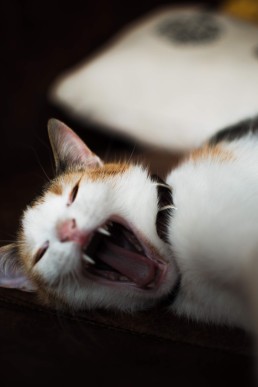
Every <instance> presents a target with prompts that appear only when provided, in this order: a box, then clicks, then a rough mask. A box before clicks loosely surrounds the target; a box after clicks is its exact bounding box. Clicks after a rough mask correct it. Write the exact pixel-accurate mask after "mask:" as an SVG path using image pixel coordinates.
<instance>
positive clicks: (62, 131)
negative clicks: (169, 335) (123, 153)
mask: <svg viewBox="0 0 258 387" xmlns="http://www.w3.org/2000/svg"><path fill="white" fill-rule="evenodd" d="M48 130H49V138H50V142H51V146H52V150H53V154H54V159H55V165H56V177H55V178H54V179H53V180H52V181H51V182H50V183H49V184H48V186H47V187H46V188H45V190H44V192H43V194H42V195H41V196H40V197H38V198H37V199H36V200H35V201H34V202H33V203H32V204H31V205H30V206H28V208H27V209H26V210H25V211H24V214H23V216H22V219H21V227H20V231H19V233H18V237H17V241H16V242H14V243H13V244H10V245H7V246H3V247H1V248H0V286H2V287H11V288H19V289H22V290H25V291H36V292H38V294H39V296H40V299H41V300H42V302H44V303H47V304H50V305H53V306H55V307H68V308H71V309H73V310H76V309H86V308H93V307H105V308H118V309H120V310H125V311H136V310H140V309H145V308H150V307H152V306H154V305H155V304H158V303H161V304H163V305H164V306H166V307H167V308H170V309H171V311H173V312H174V313H176V314H178V315H185V316H188V317H189V318H193V319H197V320H200V321H206V322H213V323H220V324H227V325H231V326H237V327H242V328H245V329H251V328H252V322H251V318H250V310H249V309H250V307H249V306H250V305H251V304H252V303H253V300H254V299H256V298H252V297H250V294H251V291H250V289H253V287H252V286H250V281H249V280H250V278H253V279H254V281H255V279H256V278H257V277H256V272H257V270H256V266H257V264H256V260H257V259H258V238H257V237H258V136H257V135H256V133H255V130H254V127H250V126H247V125H242V126H241V125H239V126H238V127H236V128H234V129H232V128H229V129H227V130H224V131H222V132H220V133H218V134H217V135H216V136H214V137H213V138H212V139H211V140H210V141H209V142H206V143H205V144H204V145H203V146H202V147H200V148H198V149H195V150H193V152H191V153H190V154H189V155H187V156H186V157H185V158H184V160H183V161H182V162H181V164H180V165H179V166H178V167H177V168H175V169H174V170H172V171H171V173H169V175H168V176H167V179H166V181H162V180H161V179H160V178H159V177H157V176H151V175H150V174H149V172H148V171H147V170H146V169H145V168H143V167H142V166H141V165H137V164H136V165H135V164H131V163H128V164H127V163H114V164H112V163H111V164H110V163H108V164H105V163H103V161H101V160H100V159H99V157H98V156H96V155H95V154H93V153H92V152H91V151H90V150H89V149H88V147H87V146H86V145H85V144H84V143H83V141H82V140H81V139H80V138H79V137H78V136H77V135H76V134H75V133H74V132H73V131H72V130H71V129H70V128H68V127H67V126H66V125H65V124H64V123H62V122H60V121H58V120H55V119H51V120H50V121H49V124H48ZM251 282H252V281H251ZM254 288H257V286H255V287H254ZM251 298H252V300H251Z"/></svg>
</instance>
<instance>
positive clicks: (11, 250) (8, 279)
mask: <svg viewBox="0 0 258 387" xmlns="http://www.w3.org/2000/svg"><path fill="white" fill-rule="evenodd" d="M0 287H2V288H12V289H20V290H23V291H25V292H34V291H36V290H37V288H36V286H35V285H34V284H33V283H32V282H31V281H30V279H29V278H28V277H27V276H26V274H25V273H24V271H23V270H22V267H21V265H20V263H19V260H18V253H17V249H16V246H15V244H10V245H7V246H3V247H0Z"/></svg>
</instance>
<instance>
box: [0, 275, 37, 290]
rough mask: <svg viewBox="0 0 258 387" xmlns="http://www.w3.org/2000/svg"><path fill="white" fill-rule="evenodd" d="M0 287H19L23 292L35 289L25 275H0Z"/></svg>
mask: <svg viewBox="0 0 258 387" xmlns="http://www.w3.org/2000/svg"><path fill="white" fill-rule="evenodd" d="M0 287H2V288H9V289H20V290H23V291H24V292H35V291H36V290H37V288H36V286H35V285H33V284H32V282H31V281H30V280H29V279H28V278H26V277H25V276H22V275H20V276H16V277H15V276H10V277H9V276H7V275H6V276H4V277H1V276H0Z"/></svg>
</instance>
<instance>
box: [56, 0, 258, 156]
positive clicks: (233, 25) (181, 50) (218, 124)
mask: <svg viewBox="0 0 258 387" xmlns="http://www.w3.org/2000/svg"><path fill="white" fill-rule="evenodd" d="M50 99H51V101H52V102H53V103H54V104H56V105H58V106H59V107H61V108H63V109H64V110H65V111H66V113H68V114H70V115H71V116H73V117H75V118H77V119H79V120H80V121H81V122H88V123H89V122H90V123H96V124H98V125H101V126H103V127H105V128H106V129H107V130H112V131H113V132H117V133H120V134H123V135H125V136H127V137H130V138H133V139H134V140H137V141H139V142H141V143H145V144H148V145H155V146H158V147H164V148H168V149H174V150H186V149H189V148H192V147H193V146H196V145H199V144H200V143H201V142H202V141H204V140H205V139H206V138H208V137H209V136H210V135H212V134H213V133H214V132H216V131H217V130H218V129H221V128H223V127H225V126H227V125H230V124H233V123H235V122H237V121H238V120H241V119H245V118H248V117H250V116H252V115H255V114H257V113H258V28H257V27H256V26H255V25H252V24H249V23H246V22H242V21H240V20H238V19H234V18H230V17H229V16H227V15H223V14H219V13H207V12H204V11H202V10H201V9H200V8H171V7H169V8H163V9H159V10H157V11H155V12H153V13H151V14H149V15H147V16H146V17H144V18H143V19H141V20H139V21H137V22H135V23H133V24H131V25H129V26H128V27H127V28H126V29H125V30H124V31H123V32H122V33H120V34H119V36H117V37H116V38H115V39H114V40H112V41H111V42H109V44H108V45H107V46H106V47H104V48H103V49H102V50H100V51H99V52H98V53H96V55H94V56H93V57H92V58H87V60H86V61H85V62H83V63H80V64H79V65H78V66H76V67H75V68H72V69H71V70H70V71H68V72H66V73H64V74H61V76H60V77H58V79H57V80H56V81H55V82H54V84H53V85H52V87H51V90H50Z"/></svg>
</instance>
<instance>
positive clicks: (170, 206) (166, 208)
mask: <svg viewBox="0 0 258 387" xmlns="http://www.w3.org/2000/svg"><path fill="white" fill-rule="evenodd" d="M165 210H177V208H176V207H175V206H172V205H167V206H163V207H161V208H159V212H160V211H165Z"/></svg>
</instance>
